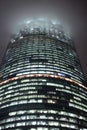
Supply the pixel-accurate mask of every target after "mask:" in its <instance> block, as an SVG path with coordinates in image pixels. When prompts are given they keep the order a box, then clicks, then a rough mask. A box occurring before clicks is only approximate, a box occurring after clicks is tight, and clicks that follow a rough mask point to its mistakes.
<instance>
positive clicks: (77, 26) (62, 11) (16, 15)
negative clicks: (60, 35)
mask: <svg viewBox="0 0 87 130" xmlns="http://www.w3.org/2000/svg"><path fill="white" fill-rule="evenodd" d="M37 18H44V19H48V20H52V21H57V22H59V23H60V24H61V25H62V26H63V27H64V29H65V30H66V32H68V33H70V35H71V37H72V39H73V40H74V42H75V46H76V50H77V52H78V55H79V57H80V61H81V65H82V67H83V70H84V72H85V75H87V74H86V73H87V67H86V66H87V56H86V55H87V38H86V37H87V29H86V28H87V1H86V0H0V30H1V31H0V61H1V59H2V57H3V54H4V51H5V49H6V46H7V44H8V42H9V39H10V36H11V33H12V32H13V30H14V29H15V28H16V27H17V26H18V25H19V24H21V23H22V22H24V21H27V20H30V19H34V20H35V19H37Z"/></svg>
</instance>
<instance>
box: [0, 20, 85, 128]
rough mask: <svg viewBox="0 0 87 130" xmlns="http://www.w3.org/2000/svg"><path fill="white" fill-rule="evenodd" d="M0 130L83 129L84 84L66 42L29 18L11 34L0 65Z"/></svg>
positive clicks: (56, 30)
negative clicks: (17, 30)
mask: <svg viewBox="0 0 87 130" xmlns="http://www.w3.org/2000/svg"><path fill="white" fill-rule="evenodd" d="M0 130H87V87H86V82H85V78H84V75H83V72H82V69H81V65H80V62H79V58H78V55H77V53H76V50H75V47H74V44H73V42H72V40H71V39H70V38H69V37H68V36H67V35H66V33H65V32H64V31H63V29H62V27H61V26H60V25H58V24H53V23H52V22H46V21H40V20H39V21H38V20H37V21H31V22H28V23H27V24H25V25H24V26H23V28H21V29H20V31H19V32H18V33H17V34H15V35H14V36H12V38H11V40H10V42H9V44H8V47H7V49H6V52H5V55H4V57H3V60H2V64H1V69H0Z"/></svg>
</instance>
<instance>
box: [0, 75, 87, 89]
mask: <svg viewBox="0 0 87 130" xmlns="http://www.w3.org/2000/svg"><path fill="white" fill-rule="evenodd" d="M31 77H51V78H58V79H62V80H66V81H68V82H70V83H74V84H76V85H78V86H80V87H82V88H84V89H86V90H87V87H86V86H84V85H82V84H80V83H79V82H77V81H75V80H72V79H69V78H65V77H62V76H59V75H51V74H31V75H22V76H17V77H14V78H10V79H7V80H5V81H3V82H1V83H0V85H3V84H6V83H8V82H10V81H14V80H18V79H23V78H31Z"/></svg>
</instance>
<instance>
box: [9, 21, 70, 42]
mask: <svg viewBox="0 0 87 130" xmlns="http://www.w3.org/2000/svg"><path fill="white" fill-rule="evenodd" d="M15 30H16V31H14V33H13V35H12V38H11V42H12V43H13V42H15V39H16V38H20V39H22V38H23V36H25V35H27V34H45V35H47V36H49V37H53V38H56V39H59V40H62V41H64V42H69V43H70V41H71V38H70V36H69V35H68V34H67V32H66V31H64V29H63V27H62V26H61V24H60V23H58V22H56V21H49V20H44V19H36V20H27V21H25V22H23V23H22V24H20V25H19V26H17V28H16V29H15Z"/></svg>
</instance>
